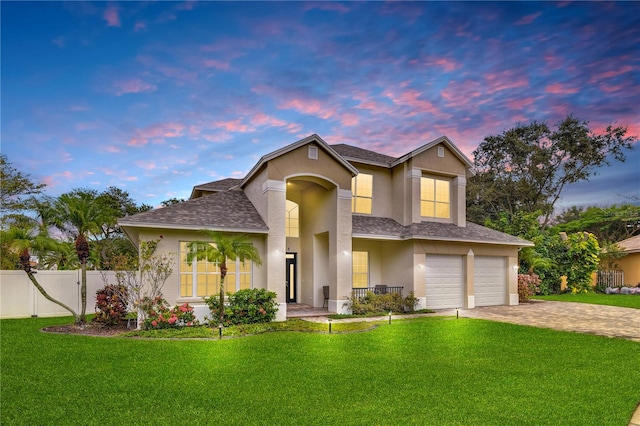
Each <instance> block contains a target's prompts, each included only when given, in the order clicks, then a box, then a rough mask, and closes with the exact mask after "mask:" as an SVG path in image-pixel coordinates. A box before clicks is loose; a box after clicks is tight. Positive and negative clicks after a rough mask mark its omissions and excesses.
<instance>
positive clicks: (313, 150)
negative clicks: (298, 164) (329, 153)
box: [309, 145, 318, 160]
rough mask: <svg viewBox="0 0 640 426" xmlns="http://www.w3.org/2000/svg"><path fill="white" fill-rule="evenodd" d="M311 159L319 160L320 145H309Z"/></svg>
mask: <svg viewBox="0 0 640 426" xmlns="http://www.w3.org/2000/svg"><path fill="white" fill-rule="evenodd" d="M309 159H310V160H317V159H318V147H317V146H315V145H309Z"/></svg>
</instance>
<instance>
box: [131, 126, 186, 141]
mask: <svg viewBox="0 0 640 426" xmlns="http://www.w3.org/2000/svg"><path fill="white" fill-rule="evenodd" d="M184 130H185V125H184V124H182V123H172V122H168V123H157V124H154V125H151V126H148V127H145V128H144V129H138V130H136V132H135V135H134V136H133V137H132V138H131V139H129V142H128V143H127V144H128V145H130V146H144V145H146V144H147V143H149V141H153V142H157V143H162V142H164V139H165V138H177V137H180V136H183V135H184Z"/></svg>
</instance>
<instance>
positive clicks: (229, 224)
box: [119, 190, 269, 232]
mask: <svg viewBox="0 0 640 426" xmlns="http://www.w3.org/2000/svg"><path fill="white" fill-rule="evenodd" d="M119 223H120V225H122V226H140V225H144V226H152V225H159V226H162V227H166V226H167V225H171V226H172V227H175V228H180V227H185V228H207V229H233V230H244V231H247V232H250V231H254V232H267V231H268V230H269V229H268V228H267V225H265V223H264V221H263V220H262V218H261V217H260V215H259V214H258V211H257V210H256V209H255V207H254V206H253V204H251V201H249V199H248V198H247V196H246V195H245V194H244V192H243V191H235V190H230V191H222V192H218V193H215V194H211V195H207V196H206V197H201V198H196V199H193V200H189V201H185V202H182V203H178V204H173V205H170V206H167V207H163V208H160V209H155V210H151V211H148V212H143V213H138V214H135V215H133V216H128V217H125V218H123V219H121V220H120V221H119Z"/></svg>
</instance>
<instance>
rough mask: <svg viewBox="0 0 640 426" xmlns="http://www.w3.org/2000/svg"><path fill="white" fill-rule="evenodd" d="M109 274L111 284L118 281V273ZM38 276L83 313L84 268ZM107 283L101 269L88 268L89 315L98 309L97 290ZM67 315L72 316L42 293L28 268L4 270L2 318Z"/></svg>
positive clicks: (0, 303) (49, 290)
mask: <svg viewBox="0 0 640 426" xmlns="http://www.w3.org/2000/svg"><path fill="white" fill-rule="evenodd" d="M103 273H104V272H103ZM106 274H108V275H107V276H108V279H109V284H115V279H114V273H113V272H111V271H109V272H106ZM35 277H36V279H37V280H38V282H39V283H40V285H41V286H42V287H43V288H44V289H45V290H46V291H47V293H49V295H50V296H51V297H53V298H54V299H56V300H59V301H61V302H62V303H64V304H65V305H67V306H69V307H70V308H71V309H73V310H75V311H76V312H77V313H78V314H80V311H81V307H80V279H81V271H80V270H77V271H41V270H39V271H37V273H36V274H35ZM104 285H105V283H104V281H103V277H102V274H101V272H100V271H87V314H90V313H93V312H95V306H96V291H98V290H99V289H101V288H102V287H104ZM67 315H71V314H70V313H69V311H66V310H65V309H63V308H62V307H60V306H59V305H56V304H55V303H53V302H50V301H48V300H47V299H45V298H44V296H42V295H41V294H40V292H39V291H38V289H37V288H35V286H34V285H33V284H32V283H31V281H30V280H29V277H27V274H26V273H25V272H24V271H21V270H20V271H0V318H26V317H32V316H38V317H57V316H67Z"/></svg>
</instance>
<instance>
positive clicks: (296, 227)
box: [285, 200, 300, 238]
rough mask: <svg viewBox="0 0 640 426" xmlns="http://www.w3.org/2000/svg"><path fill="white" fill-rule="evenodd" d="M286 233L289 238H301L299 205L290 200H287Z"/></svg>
mask: <svg viewBox="0 0 640 426" xmlns="http://www.w3.org/2000/svg"><path fill="white" fill-rule="evenodd" d="M285 233H286V236H287V237H293V238H298V237H299V236H300V210H299V208H298V204H296V203H294V202H293V201H289V200H287V214H286V223H285Z"/></svg>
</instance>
